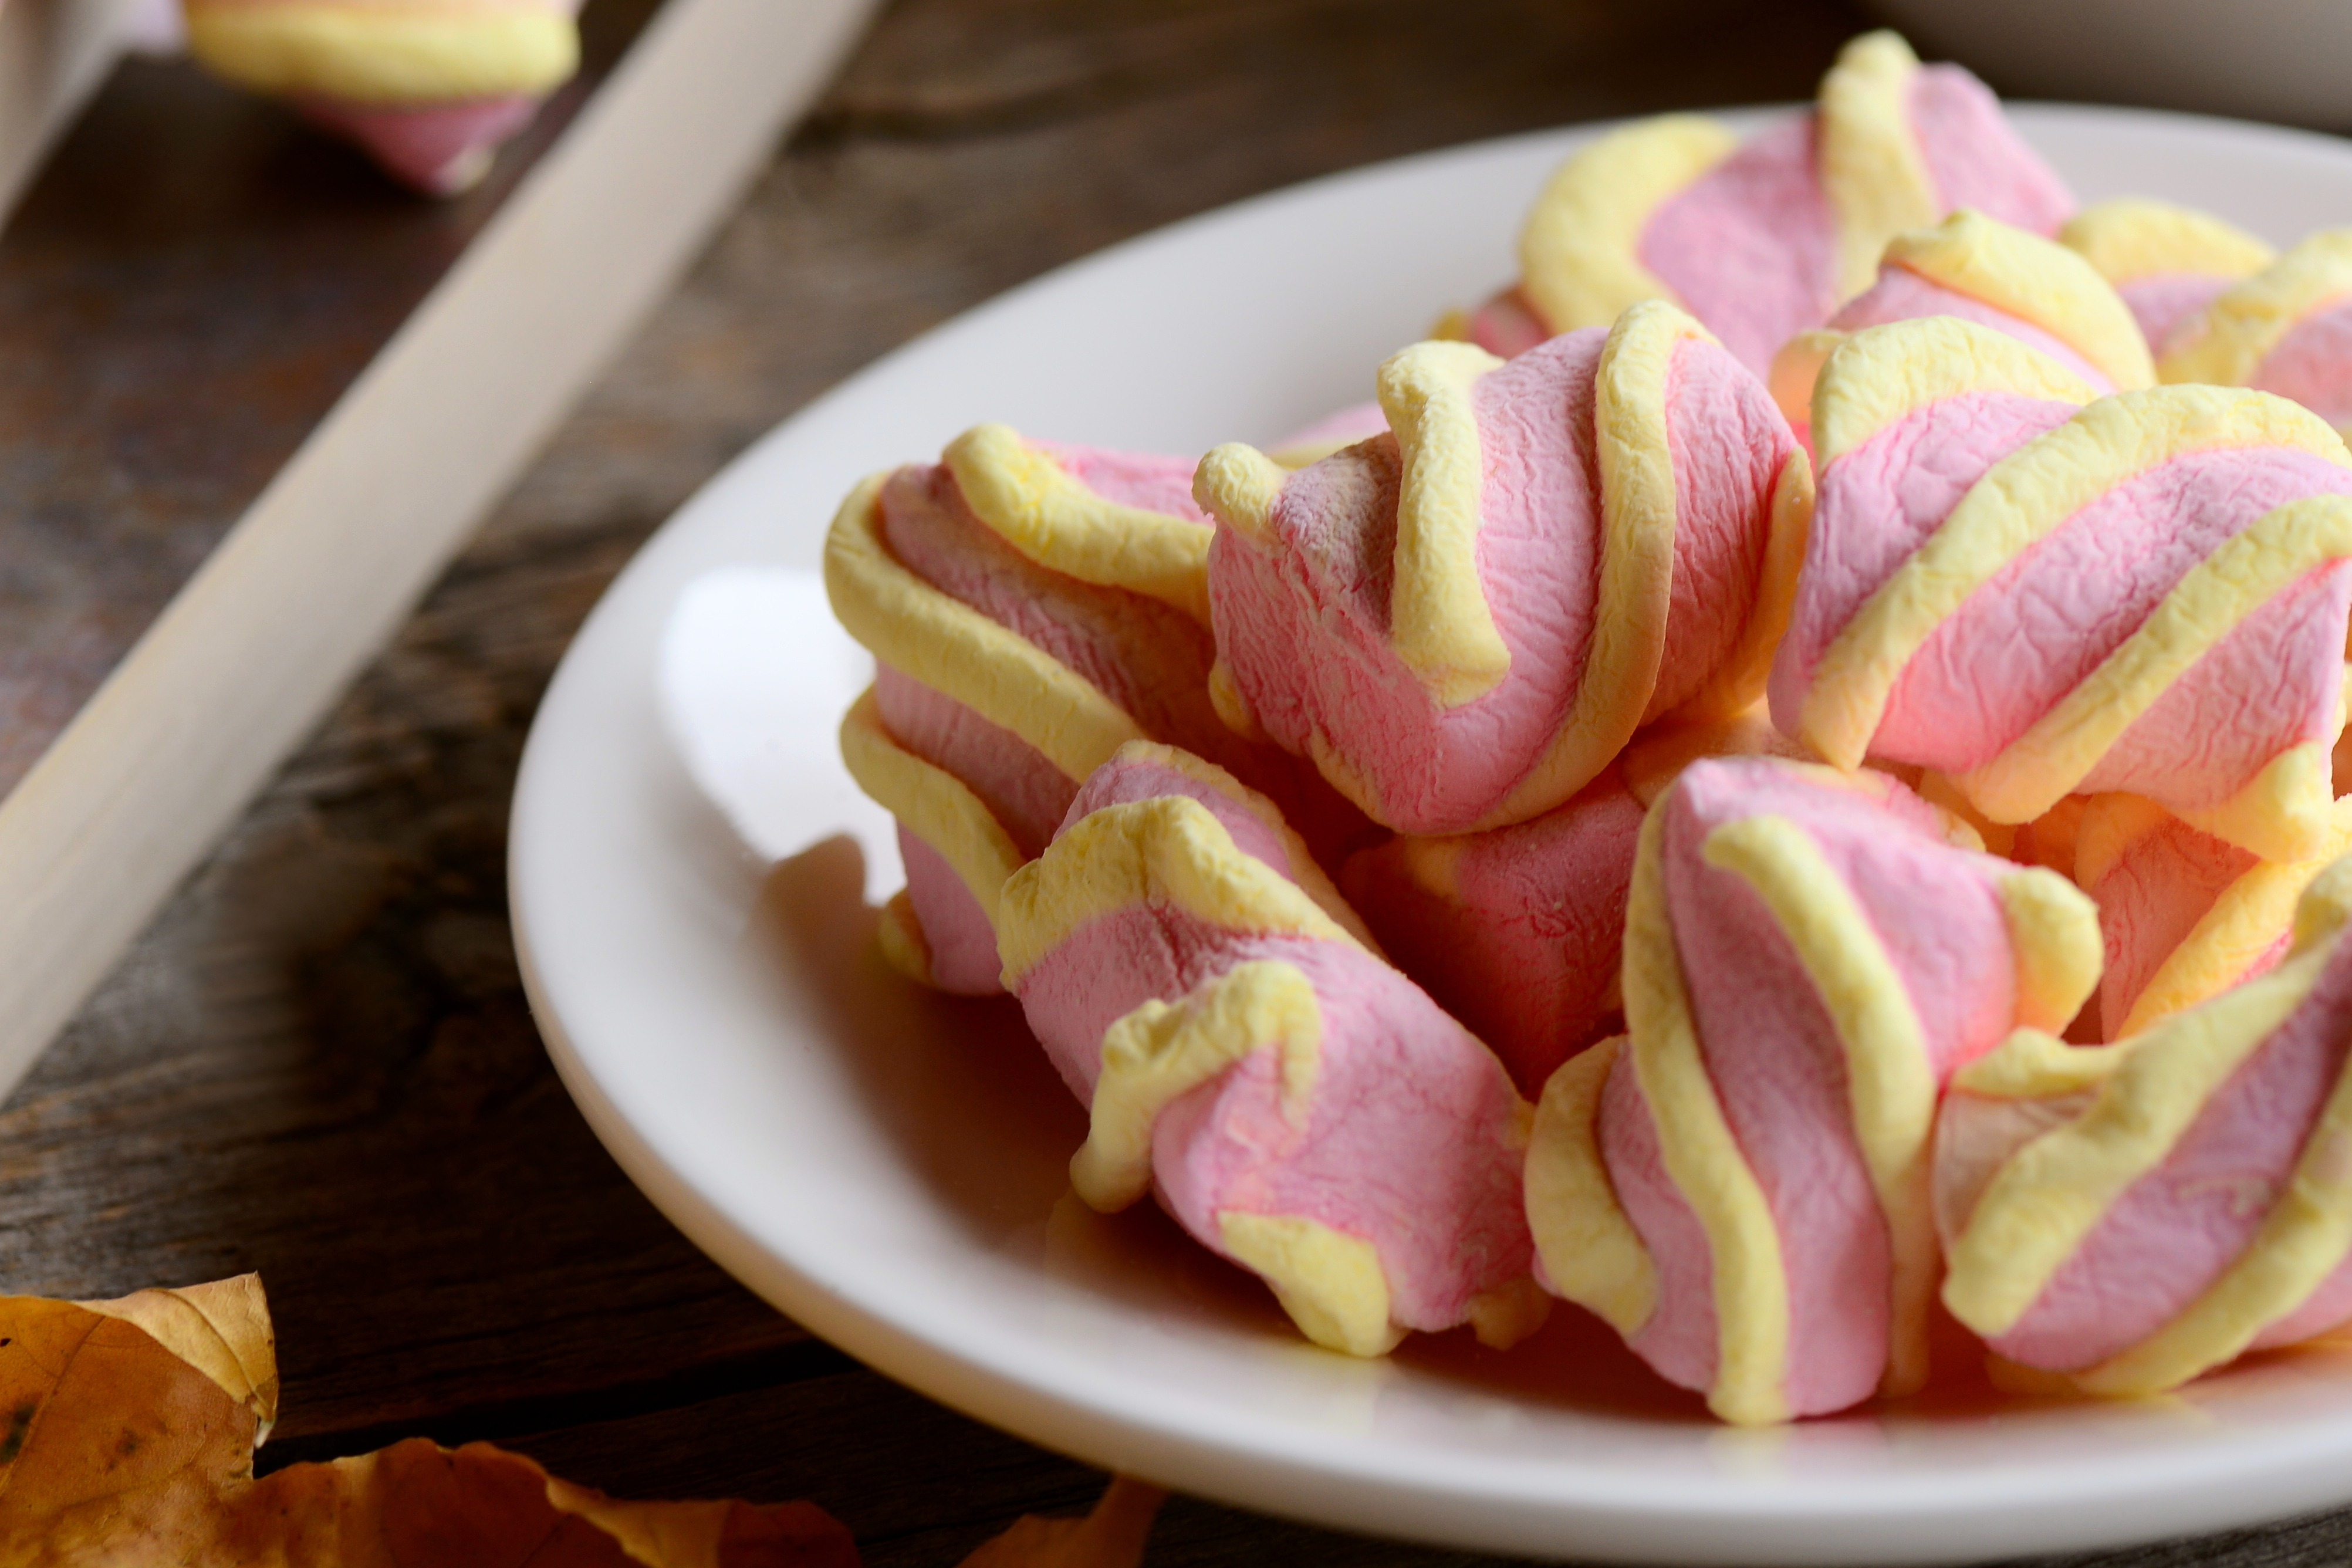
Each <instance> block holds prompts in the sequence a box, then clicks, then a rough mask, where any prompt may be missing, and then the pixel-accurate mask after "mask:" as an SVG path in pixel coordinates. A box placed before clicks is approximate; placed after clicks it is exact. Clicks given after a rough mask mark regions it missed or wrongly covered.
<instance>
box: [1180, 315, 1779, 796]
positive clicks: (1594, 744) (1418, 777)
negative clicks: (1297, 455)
mask: <svg viewBox="0 0 2352 1568" xmlns="http://www.w3.org/2000/svg"><path fill="white" fill-rule="evenodd" d="M1380 394H1381V405H1382V407H1383V408H1384V409H1385V410H1386V411H1387V416H1388V420H1389V424H1390V426H1391V428H1392V429H1393V431H1394V434H1393V435H1388V436H1376V437H1373V438H1371V439H1370V440H1369V441H1365V442H1362V443H1360V444H1359V445H1357V446H1354V447H1349V448H1347V449H1346V450H1344V451H1342V452H1339V453H1338V454H1337V455H1335V456H1333V457H1330V458H1325V459H1324V460H1323V461H1321V462H1318V463H1315V464H1312V465H1310V466H1309V467H1307V468H1303V469H1300V470H1298V471H1297V472H1296V473H1289V472H1286V471H1285V470H1284V469H1282V468H1280V467H1278V466H1277V465H1276V464H1275V463H1274V462H1273V461H1272V460H1271V459H1269V458H1265V456H1263V455H1262V454H1260V453H1258V452H1256V451H1255V450H1253V449H1252V448H1250V447H1242V446H1228V447H1218V448H1217V449H1216V450H1215V451H1213V452H1211V453H1210V454H1209V455H1208V456H1207V457H1206V458H1203V459H1202V463H1201V468H1200V472H1199V474H1198V476H1197V477H1196V479H1195V481H1194V491H1195V494H1196V495H1197V496H1198V497H1199V498H1200V500H1201V503H1202V506H1203V507H1204V508H1205V509H1207V510H1208V511H1209V512H1210V513H1212V514H1213V516H1214V517H1215V519H1216V521H1217V524H1218V528H1217V536H1216V542H1215V543H1214V544H1213V546H1212V548H1211V550H1210V554H1209V586H1210V605H1211V610H1212V614H1213V620H1214V624H1215V627H1216V634H1217V652H1218V668H1217V672H1216V674H1215V675H1214V677H1213V695H1214V696H1215V699H1216V701H1217V704H1218V709H1219V711H1220V712H1222V713H1223V715H1224V716H1225V718H1226V720H1227V721H1228V722H1229V723H1232V724H1233V725H1234V726H1235V728H1236V729H1240V730H1244V731H1249V732H1253V733H1255V732H1259V731H1263V732H1264V733H1265V734H1266V735H1268V736H1270V737H1271V738H1272V739H1273V740H1274V741H1275V742H1277V743H1278V744H1280V745H1281V746H1282V747H1284V748H1285V749H1286V750H1287V751H1290V752H1297V753H1300V754H1303V755H1306V756H1308V757H1310V758H1312V759H1313V761H1314V763H1315V764H1316V766H1317V767H1318V769H1320V770H1321V772H1322V773H1323V775H1324V776H1325V777H1326V778H1328V780H1329V781H1330V782H1331V784H1334V785H1335V786H1337V787H1338V789H1339V791H1340V792H1341V793H1342V794H1344V795H1347V796H1348V797H1349V799H1351V800H1353V801H1354V802H1355V803H1356V804H1357V805H1360V806H1361V807H1362V808H1363V809H1364V811H1365V812H1366V813H1367V814H1368V815H1369V816H1371V817H1372V818H1373V819H1374V820H1375V821H1377V822H1379V823H1381V824H1382V825H1383V826H1388V827H1391V828H1393V829H1395V830H1396V831H1398V832H1402V833H1412V834H1441V833H1458V832H1464V831H1466V830H1470V829H1473V828H1482V827H1492V826H1502V825H1504V824H1507V823H1511V822H1520V821H1525V820H1526V819H1528V817H1531V816H1538V815H1539V814H1541V813H1543V812H1545V811H1548V810H1549V809H1550V808H1551V807H1553V806H1555V805H1559V804H1560V803H1561V802H1563V801H1566V800H1567V799H1569V798H1570V796H1572V795H1575V794H1576V793H1577V791H1579V790H1580V789H1582V788H1583V787H1584V786H1585V785H1586V784H1589V783H1591V781H1592V780H1593V779H1594V778H1595V777H1597V776H1598V775H1599V774H1600V773H1601V769H1602V768H1604V767H1606V766H1607V765H1608V763H1609V762H1610V760H1611V759H1612V757H1614V756H1615V755H1616V754H1617V752H1619V751H1620V750H1622V748H1623V746H1624V744H1625V742H1626V740H1627V738H1628V737H1629V736H1631V735H1632V734H1633V731H1634V729H1635V727H1636V726H1637V725H1639V724H1641V723H1643V721H1645V720H1649V719H1654V718H1657V717H1660V716H1662V715H1664V714H1666V713H1669V712H1675V711H1678V710H1679V711H1683V712H1686V713H1695V714H1708V713H1719V712H1733V711H1737V710H1738V709H1740V708H1742V707H1744V706H1746V705H1747V704H1748V702H1749V701H1751V700H1753V698H1754V696H1755V693H1756V692H1757V690H1758V689H1759V675H1760V672H1761V670H1762V668H1763V666H1764V664H1765V662H1766V660H1767V659H1768V658H1769V652H1770V648H1771V646H1772V641H1773V638H1774V637H1776V636H1777V635H1778V634H1779V631H1780V626H1781V625H1782V616H1783V606H1784V605H1785V603H1786V596H1787V593H1788V591H1789V589H1788V584H1789V583H1790V579H1791V576H1792V574H1793V572H1794V567H1795V561H1796V555H1797V544H1798V540H1799V538H1800V536H1801V531H1802V529H1801V519H1802V517H1803V515H1804V511H1805V509H1806V507H1807V506H1808V505H1809V504H1810V500H1811V472H1810V469H1809V468H1808V467H1807V465H1806V463H1805V461H1804V458H1803V457H1802V455H1801V453H1800V452H1798V450H1797V447H1796V444H1795V442H1794V440H1793V439H1792V438H1791V437H1790V434H1789V429H1788V425H1787V422H1786V421H1784V420H1783V419H1782V418H1781V417H1780V414H1779V412H1778V411H1777V410H1775V409H1774V408H1773V407H1772V405H1771V402H1770V400H1769V397H1768V396H1767V395H1766V394H1765V392H1764V388H1763V387H1762V385H1761V384H1759V383H1758V382H1757V381H1756V380H1755V378H1754V377H1752V376H1750V375H1749V374H1748V373H1747V372H1746V371H1744V370H1742V369H1741V368H1740V367H1739V365H1738V363H1737V362H1735V361H1734V360H1733V359H1732V358H1731V357H1730V356H1729V355H1728V354H1727V353H1724V352H1723V351H1722V349H1721V348H1720V347H1719V346H1717V344H1716V343H1715V342H1714V341H1713V340H1712V339H1711V338H1709V337H1708V336H1707V335H1706V332H1705V331H1703V330H1702V329H1701V328H1699V327H1698V326H1697V325H1696V323H1695V322H1693V321H1691V320H1690V319H1689V318H1688V317H1687V316H1685V315H1684V314H1683V313H1682V312H1681V311H1679V310H1675V309H1674V308H1673V307H1672V306H1670V305H1666V304H1664V303H1661V302H1659V301H1656V300H1652V301H1649V302H1647V303H1644V304H1641V305H1637V306H1635V307H1634V308H1633V309H1632V310H1628V311H1627V312H1626V313H1625V315H1624V316H1623V317H1622V319H1621V320H1620V321H1618V322H1617V324H1616V325H1615V326H1614V327H1612V328H1611V329H1610V330H1608V331H1605V332H1604V331H1600V330H1598V329H1594V330H1591V331H1582V332H1576V333H1571V334H1569V335H1567V336H1565V337H1562V338H1559V339H1557V340H1555V341H1554V342H1550V343H1548V344H1546V345H1545V346H1544V347H1543V348H1541V349H1539V350H1538V351H1536V352H1533V353H1528V354H1524V355H1522V356H1520V357H1519V358H1518V359H1517V360H1514V361H1512V362H1510V363H1502V362H1500V361H1497V360H1496V359H1494V358H1492V357H1491V356H1489V355H1488V354H1486V353H1485V352H1483V351H1482V350H1479V349H1476V348H1474V347H1472V346H1470V345H1468V344H1466V343H1444V342H1432V343H1422V344H1419V345H1416V346H1415V347H1413V348H1411V349H1407V350H1405V351H1404V352H1403V353H1400V354H1398V355H1396V356H1395V357H1394V358H1392V359H1391V360H1390V361H1389V362H1388V363H1386V364H1384V365H1382V366H1381V374H1380Z"/></svg>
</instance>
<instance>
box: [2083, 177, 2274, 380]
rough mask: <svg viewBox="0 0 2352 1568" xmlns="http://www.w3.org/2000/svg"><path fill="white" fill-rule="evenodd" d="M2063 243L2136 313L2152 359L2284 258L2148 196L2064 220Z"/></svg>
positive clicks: (2214, 221)
mask: <svg viewBox="0 0 2352 1568" xmlns="http://www.w3.org/2000/svg"><path fill="white" fill-rule="evenodd" d="M2058 242H2059V243H2060V244H2061V245H2063V246H2065V247H2067V248H2069V249H2071V250H2074V251H2077V252H2079V253H2081V255H2082V257H2083V258H2084V260H2086V261H2088V262H2089V263H2090V264H2091V265H2092V266H2093V267H2095V268H2097V269H2098V271H2099V275H2100V276H2101V277H2103V278H2105V279H2106V280H2107V281H2108V282H2109V283H2111V284H2113V285H2115V289H2116V293H2117V294H2118V295H2120V296H2121V297H2122V299H2123V301H2124V303H2125V304H2126V306H2128V307H2130V309H2131V313H2132V316H2133V319H2134V320H2136V321H2137V322H2138V323H2139V329H2140V334H2141V336H2142V337H2143V338H2145V339H2146V340H2147V346H2148V352H2149V353H2158V354H2160V353H2165V352H2166V351H2167V350H2168V349H2170V348H2171V347H2172V346H2173V342H2174V339H2175V338H2176V337H2177V336H2178V335H2179V329H2180V327H2181V326H2182V324H2183V323H2185V322H2191V321H2195V320H2196V319H2197V318H2198V317H2199V316H2200V315H2201V314H2202V313H2203V312H2204V310H2205V308H2206V307H2207V306H2209V305H2210V304H2211V303H2212V302H2213V300H2214V299H2215V298H2216V297H2217V296H2219V295H2220V294H2221V291H2222V290H2223V289H2227V288H2229V287H2230V286H2231V284H2233V283H2235V282H2237V281H2238V280H2239V279H2242V278H2249V277H2252V275H2253V274H2255V273H2257V272H2260V271H2261V270H2262V269H2263V268H2265V267H2268V266H2269V265H2270V264H2271V263H2272V262H2273V261H2274V260H2276V259H2277V257H2278V253H2277V252H2276V251H2274V250H2273V249H2272V248H2271V247H2269V246H2267V245H2265V244H2263V242H2262V241H2261V240H2259V239H2256V238H2255V237H2253V236H2252V235H2251V234H2248V233H2247V232H2246V231H2245V230H2243V229H2242V228H2239V227H2238V226H2236V225H2234V224H2229V223H2224V222H2223V221H2222V220H2221V219H2220V218H2217V217H2214V216H2211V215H2210V214H2209V213H2200V212H2196V211H2193V210H2192V209H2190V208H2188V207H2180V206H2174V205H2172V204H2171V203H2169V202H2158V201H2150V200H2148V199H2147V198H2146V197H2144V196H2118V197H2116V198H2115V199H2114V200H2112V201H2104V202H2095V203H2094V204H2092V205H2089V206H2086V207H2084V209H2083V210H2082V211H2081V212H2078V213H2076V214H2075V215H2074V216H2073V217H2070V218H2068V219H2067V220H2066V223H2065V226H2064V227H2063V228H2061V229H2060V230H2059V231H2058Z"/></svg>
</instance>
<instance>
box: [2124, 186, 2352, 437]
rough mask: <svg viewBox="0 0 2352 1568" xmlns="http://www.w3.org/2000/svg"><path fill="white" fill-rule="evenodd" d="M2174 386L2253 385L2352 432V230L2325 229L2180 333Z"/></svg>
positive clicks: (2163, 366)
mask: <svg viewBox="0 0 2352 1568" xmlns="http://www.w3.org/2000/svg"><path fill="white" fill-rule="evenodd" d="M2157 374H2158V376H2159V377H2161V378H2162V379H2163V380H2165V381H2168V382H2203V383H2207V384H2211V385H2215V386H2251V387H2254V388H2256V389H2258V390H2260V391H2263V392H2273V393H2276V394H2277V395H2279V396H2281V397H2291V398H2293V399H2294V401H2295V402H2297V403H2300V404H2302V405H2304V406H2305V408H2308V409H2310V410H2311V411H2312V412H2313V413H2315V414H2316V415H2318V416H2320V417H2321V418H2323V419H2325V420H2326V421H2327V422H2328V423H2329V424H2330V425H2333V426H2336V429H2337V430H2339V431H2341V430H2344V429H2347V428H2352V228H2330V229H2322V230H2321V231H2320V232H2319V233H2317V234H2315V235H2313V236H2311V237H2309V238H2307V239H2305V240H2304V241H2303V242H2302V243H2301V244H2299V245H2296V246H2295V247H2293V248H2292V249H2290V250H2289V251H2287V253H2286V254H2285V255H2284V256H2282V257H2280V258H2278V259H2277V260H2276V261H2274V262H2273V263H2272V264H2271V265H2270V266H2268V267H2266V268H2263V270H2262V271H2260V272H2257V273H2255V274H2254V275H2253V276H2252V277H2251V278H2247V279H2244V280H2243V281H2242V282H2238V283H2234V284H2231V286H2230V287H2229V288H2228V289H2223V290H2222V291H2221V293H2219V294H2217V295H2215V296H2214V299H2213V302H2212V303H2211V304H2210V305H2208V306H2207V307H2206V308H2205V310H2203V311H2202V312H2200V314H2198V315H2195V316H2192V317H2190V318H2189V319H2188V320H2187V321H2183V322H2182V323H2181V324H2180V325H2179V327H2178V328H2177V329H2176V330H2175V332H2174V337H2173V340H2172V342H2171V343H2170V345H2169V346H2168V348H2167V349H2166V351H2165V353H2164V357H2163V358H2162V359H2161V360H2160V361H2159V362H2158V364H2157Z"/></svg>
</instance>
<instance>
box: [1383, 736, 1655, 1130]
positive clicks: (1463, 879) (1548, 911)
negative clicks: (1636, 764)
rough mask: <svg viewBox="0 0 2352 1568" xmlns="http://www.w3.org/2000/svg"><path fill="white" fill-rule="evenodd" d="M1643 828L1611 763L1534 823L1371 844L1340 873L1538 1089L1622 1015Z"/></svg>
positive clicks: (1399, 954) (1418, 975)
mask: <svg viewBox="0 0 2352 1568" xmlns="http://www.w3.org/2000/svg"><path fill="white" fill-rule="evenodd" d="M1641 827H1642V803H1641V802H1640V801H1639V800H1637V799H1635V798H1634V795H1633V791H1632V790H1630V789H1628V788H1627V787H1626V785H1625V781H1624V778H1623V776H1622V774H1621V773H1619V772H1618V770H1616V769H1615V768H1613V767H1612V768H1611V769H1610V770H1609V771H1608V772H1607V773H1603V774H1601V777H1599V778H1597V779H1595V780H1593V781H1592V783H1591V784H1587V785H1585V787H1584V788H1583V789H1582V790H1581V791H1580V792H1579V793H1578V794H1577V795H1574V796H1573V797H1571V798H1570V800H1568V801H1567V802H1565V803H1564V804H1562V805H1556V806H1554V807H1553V808H1552V809H1551V810H1549V811H1548V812H1545V813H1544V814H1543V815H1542V816H1538V817H1534V818H1531V819H1530V820H1528V821H1526V822H1521V823H1515V824H1513V825H1512V826H1508V827H1494V828H1489V829H1487V830H1486V831H1485V832H1483V833H1469V834H1460V835H1455V836H1452V837H1433V838H1402V837H1400V838H1394V839H1391V840H1390V841H1389V842H1388V843H1386V844H1382V845H1379V846H1376V847H1372V848H1370V849H1366V850H1362V851H1360V852H1359V853H1358V854H1356V855H1355V856H1354V857H1353V858H1350V859H1349V861H1348V863H1347V865H1346V866H1345V867H1344V868H1341V871H1340V875H1339V883H1340V886H1341V887H1342V888H1343V889H1345V890H1346V892H1347V895H1348V898H1349V901H1350V902H1351V903H1352V904H1354V905H1355V907H1356V908H1357V909H1359V910H1361V911H1363V915H1364V919H1365V921H1367V922H1368V923H1369V924H1370V926H1371V928H1372V930H1373V931H1375V932H1376V933H1377V934H1378V935H1379V937H1380V939H1381V945H1382V946H1383V947H1385V948H1386V949H1387V950H1388V952H1389V954H1390V956H1391V957H1392V958H1393V959H1394V960H1395V961H1396V963H1397V964H1398V966H1399V967H1400V968H1402V970H1403V971H1404V972H1405V973H1407V974H1410V975H1412V977H1413V979H1415V980H1416V981H1418V982H1420V983H1421V984H1422V985H1423V987H1425V988H1426V989H1427V990H1428V992H1429V994H1431V995H1432V996H1433V997H1435V998H1436V999H1437V1001H1438V1002H1439V1004H1440V1005H1443V1006H1444V1008H1445V1010H1446V1011H1447V1012H1449V1013H1451V1014H1453V1015H1454V1016H1455V1017H1457V1018H1459V1019H1461V1020H1462V1021H1463V1022H1464V1023H1465V1024H1467V1025H1468V1026H1470V1027H1471V1029H1472V1030H1473V1031H1475V1033H1476V1034H1477V1036H1478V1037H1479V1038H1480V1039H1482V1040H1484V1041H1486V1043H1487V1045H1489V1046H1491V1047H1494V1051H1495V1054H1496V1056H1498V1057H1500V1058H1502V1060H1503V1064H1504V1066H1505V1067H1507V1068H1509V1069H1510V1073H1511V1079H1512V1081H1513V1082H1515V1083H1517V1085H1518V1087H1519V1088H1520V1089H1521V1090H1522V1091H1523V1092H1526V1093H1528V1094H1535V1093H1538V1092H1539V1091H1540V1090H1541V1089H1542V1088H1543V1083H1544V1080H1545V1079H1548V1078H1549V1077H1550V1076H1551V1073H1552V1069H1553V1068H1557V1067H1559V1064H1560V1063H1561V1062H1562V1061H1564V1060H1566V1059H1567V1058H1568V1057H1569V1056H1570V1055H1571V1054H1572V1053H1573V1052H1575V1051H1577V1050H1580V1049H1581V1048H1582V1047H1586V1046H1589V1045H1591V1043H1592V1042H1593V1041H1594V1040H1596V1039H1598V1038H1599V1037H1600V1036H1601V1033H1602V1032H1603V1025H1604V1023H1612V1022H1613V1019H1614V1015H1615V1013H1616V1010H1617V1005H1618V1001H1617V967H1618V959H1619V954H1620V952H1621V949H1622V942H1623V936H1624V929H1625V893H1626V889H1627V888H1628V887H1629V886H1630V885H1631V884H1632V882H1633V843H1634V839H1635V837H1637V836H1638V835H1639V833H1640V832H1641Z"/></svg>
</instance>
